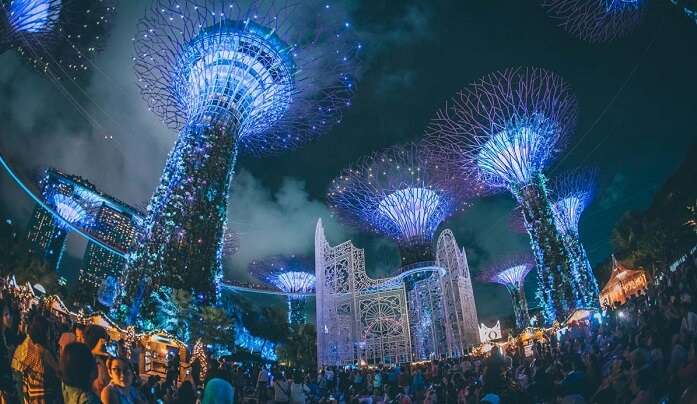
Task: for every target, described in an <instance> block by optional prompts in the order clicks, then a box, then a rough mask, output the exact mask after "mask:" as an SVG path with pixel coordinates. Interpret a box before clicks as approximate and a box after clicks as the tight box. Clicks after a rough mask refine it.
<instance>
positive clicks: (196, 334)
mask: <svg viewBox="0 0 697 404" xmlns="http://www.w3.org/2000/svg"><path fill="white" fill-rule="evenodd" d="M191 335H192V337H193V338H192V339H194V340H195V339H197V338H201V340H202V341H203V342H204V343H206V344H210V345H218V346H222V347H225V348H227V349H228V350H230V351H232V350H233V349H234V346H235V325H234V321H233V319H232V318H231V317H230V316H229V315H228V314H227V313H226V312H225V309H223V308H221V307H213V306H203V307H197V308H196V312H195V319H194V321H193V322H192V324H191Z"/></svg>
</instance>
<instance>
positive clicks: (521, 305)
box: [479, 256, 533, 328]
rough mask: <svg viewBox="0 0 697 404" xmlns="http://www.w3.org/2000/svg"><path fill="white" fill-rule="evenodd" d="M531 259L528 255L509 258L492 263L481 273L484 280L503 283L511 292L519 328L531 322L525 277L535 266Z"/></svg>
mask: <svg viewBox="0 0 697 404" xmlns="http://www.w3.org/2000/svg"><path fill="white" fill-rule="evenodd" d="M531 261H532V260H531V259H529V258H528V257H526V256H518V257H512V258H507V259H504V260H503V261H501V262H497V263H494V264H492V265H490V266H489V267H488V268H487V269H485V270H484V271H483V272H481V273H480V275H479V277H480V279H481V280H482V281H484V282H491V283H497V284H499V285H502V286H504V287H505V288H506V290H507V291H508V293H510V295H511V301H512V303H513V314H514V315H515V323H516V327H518V328H525V327H527V326H528V325H529V323H530V315H529V314H528V303H527V299H526V298H525V277H526V276H527V275H528V273H529V272H530V270H531V269H532V267H533V264H532V262H531Z"/></svg>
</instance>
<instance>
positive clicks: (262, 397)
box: [256, 366, 271, 403]
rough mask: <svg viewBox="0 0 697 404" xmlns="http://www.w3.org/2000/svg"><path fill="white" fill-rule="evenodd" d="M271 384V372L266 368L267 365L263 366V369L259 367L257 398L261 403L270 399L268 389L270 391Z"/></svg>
mask: <svg viewBox="0 0 697 404" xmlns="http://www.w3.org/2000/svg"><path fill="white" fill-rule="evenodd" d="M270 384H271V373H270V372H269V370H268V369H267V368H266V366H262V367H261V369H259V374H258V375H257V386H256V391H257V400H258V401H259V402H260V403H263V402H266V400H267V399H268V391H269V385H270Z"/></svg>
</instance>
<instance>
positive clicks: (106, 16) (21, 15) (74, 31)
mask: <svg viewBox="0 0 697 404" xmlns="http://www.w3.org/2000/svg"><path fill="white" fill-rule="evenodd" d="M116 3H117V0H0V53H2V52H3V51H5V50H7V49H10V48H14V49H16V50H17V52H19V53H20V54H21V55H22V56H23V57H24V58H25V59H27V60H28V61H29V62H30V63H31V64H32V65H33V66H34V67H35V68H36V69H37V70H39V71H41V72H44V73H46V74H48V75H49V77H50V78H51V79H60V78H72V79H76V78H77V77H78V76H79V74H80V73H81V72H83V71H85V70H88V62H87V61H88V59H89V58H90V57H91V56H92V55H94V54H95V53H96V52H97V51H99V50H100V49H101V47H102V45H103V44H104V41H105V39H106V34H107V31H108V29H109V26H110V25H111V23H112V20H113V19H114V18H115V14H116Z"/></svg>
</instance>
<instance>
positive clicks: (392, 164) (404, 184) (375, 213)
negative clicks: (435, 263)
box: [327, 143, 481, 265]
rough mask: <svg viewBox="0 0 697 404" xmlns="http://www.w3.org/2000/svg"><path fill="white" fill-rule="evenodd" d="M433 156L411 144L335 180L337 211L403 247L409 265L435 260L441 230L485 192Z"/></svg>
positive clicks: (333, 192) (380, 154)
mask: <svg viewBox="0 0 697 404" xmlns="http://www.w3.org/2000/svg"><path fill="white" fill-rule="evenodd" d="M433 152H434V149H432V148H429V147H426V146H425V145H423V144H414V143H409V144H407V145H398V146H393V147H391V148H389V149H387V150H385V151H383V152H377V153H373V154H371V155H369V156H367V157H365V158H363V159H361V160H360V161H358V162H357V163H356V164H355V165H354V166H352V167H350V168H348V169H346V170H344V171H343V172H342V173H341V175H339V176H338V177H337V178H335V179H334V180H333V181H332V184H331V186H330V188H329V191H328V193H327V198H328V201H329V205H330V208H331V209H332V212H333V213H334V214H336V215H337V216H339V217H340V218H341V219H343V220H344V221H346V222H347V223H350V224H354V225H356V226H358V227H361V228H363V229H366V230H368V231H371V232H374V233H377V234H380V235H384V236H387V237H389V238H391V239H392V240H394V241H395V242H397V244H398V246H399V250H400V256H401V260H402V264H403V265H408V264H413V263H416V262H419V261H429V260H432V256H433V249H432V246H431V244H432V240H433V235H434V234H435V232H436V230H437V229H438V226H440V224H441V223H443V221H444V220H445V219H447V218H448V217H449V216H450V215H452V214H453V213H454V212H455V211H457V210H458V209H459V208H461V207H463V205H464V202H465V201H466V200H467V199H468V197H470V196H473V195H476V194H477V193H478V192H479V191H480V190H481V187H479V186H478V185H476V184H472V183H470V182H468V181H467V180H466V179H464V178H463V177H462V176H461V175H459V173H458V172H457V170H455V169H453V168H454V167H453V166H452V165H448V164H447V163H443V164H439V163H438V162H437V161H436V159H435V158H434V154H433Z"/></svg>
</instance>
